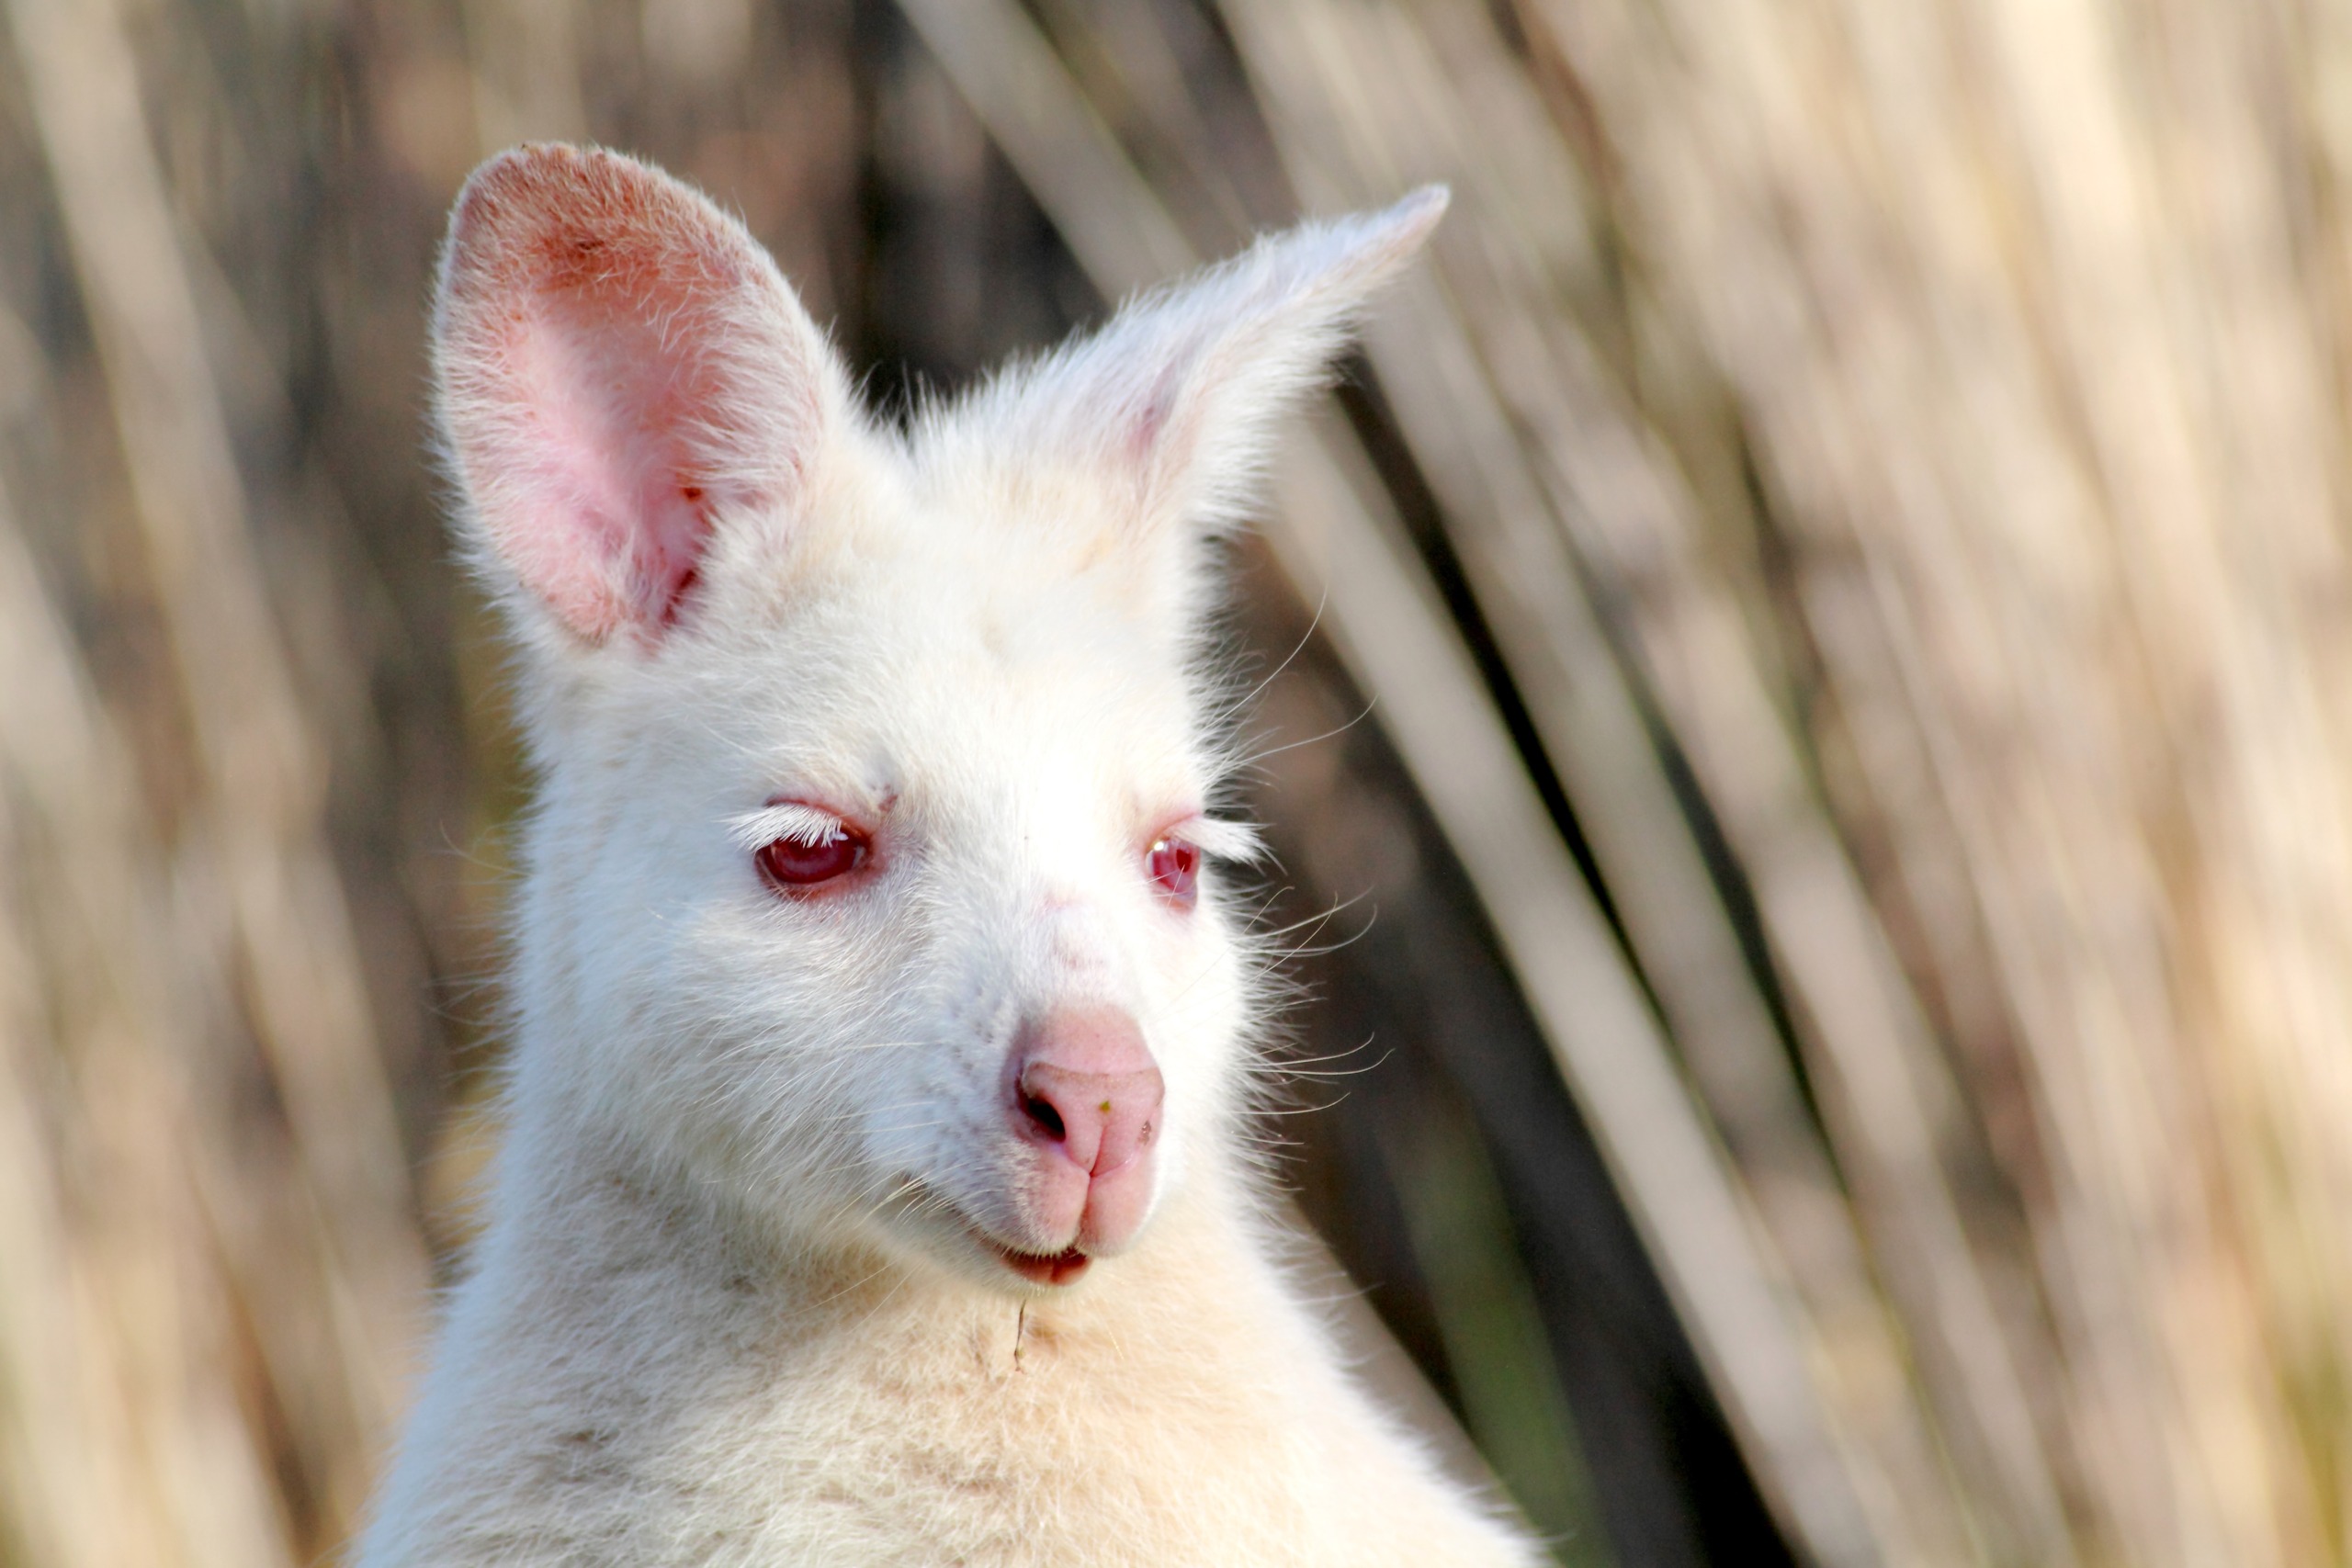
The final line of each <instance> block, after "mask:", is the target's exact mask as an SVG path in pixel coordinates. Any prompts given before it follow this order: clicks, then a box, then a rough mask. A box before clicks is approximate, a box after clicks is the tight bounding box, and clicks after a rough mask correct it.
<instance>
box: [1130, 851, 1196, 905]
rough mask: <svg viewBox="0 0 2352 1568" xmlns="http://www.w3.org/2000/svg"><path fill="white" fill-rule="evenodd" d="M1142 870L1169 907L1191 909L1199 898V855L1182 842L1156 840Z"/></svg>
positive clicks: (1146, 856) (1145, 857) (1145, 858)
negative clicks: (1176, 906)
mask: <svg viewBox="0 0 2352 1568" xmlns="http://www.w3.org/2000/svg"><path fill="white" fill-rule="evenodd" d="M1144 869H1145V870H1146V871H1147V872H1148V873H1149V874H1150V875H1151V880H1152V882H1153V883H1154V884H1155V885H1156V886H1158V887H1159V894H1160V897H1163V898H1166V899H1167V900H1168V901H1169V902H1170V903H1171V904H1175V905H1178V906H1180V907H1182V908H1191V907H1192V905H1193V899H1194V898H1196V897H1199V896H1200V886H1201V852H1200V849H1199V848H1198V846H1196V845H1193V844H1192V843H1189V842H1187V841H1186V840H1182V839H1175V838H1169V839H1159V840H1155V841H1154V842H1153V844H1152V846H1151V849H1150V851H1149V852H1148V853H1147V854H1146V855H1145V856H1144Z"/></svg>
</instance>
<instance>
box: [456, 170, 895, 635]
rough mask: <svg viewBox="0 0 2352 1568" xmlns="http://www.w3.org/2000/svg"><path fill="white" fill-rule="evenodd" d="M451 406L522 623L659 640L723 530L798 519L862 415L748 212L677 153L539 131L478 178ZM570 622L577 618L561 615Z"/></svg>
mask: <svg viewBox="0 0 2352 1568" xmlns="http://www.w3.org/2000/svg"><path fill="white" fill-rule="evenodd" d="M434 372H435V406H436V413H437V415H438V419H439V423H440V426H441V432H442V436H443V440H444V442H445V445H446V448H447V453H448V456H449V459H450V464H451V467H452V468H453V470H454V472H455V474H456V477H457V479H458V484H459V485H460V487H461V488H462V490H463V491H464V493H465V498H466V501H467V502H468V511H469V534H470V540H469V542H470V544H471V545H472V547H474V548H475V550H476V551H477V552H478V553H479V554H480V555H481V558H482V559H483V561H484V563H485V564H486V565H487V566H488V567H489V569H490V570H491V572H492V576H493V577H494V578H497V579H500V580H503V582H504V583H505V584H507V585H508V586H509V587H510V589H519V590H521V592H519V593H518V592H509V593H508V595H507V597H508V598H509V600H510V601H511V602H512V603H513V608H514V611H515V615H516V617H517V622H518V629H521V630H524V631H525V632H526V636H527V635H529V634H530V633H531V632H533V631H542V630H546V629H549V628H548V620H549V619H550V618H551V619H552V622H553V624H554V626H556V627H560V629H561V633H563V634H568V637H569V639H571V640H574V641H576V642H580V643H585V644H589V645H595V644H601V643H605V642H607V641H610V640H612V639H614V637H615V636H616V634H617V633H623V632H627V633H629V634H633V635H634V637H635V639H636V640H638V641H639V642H641V643H645V644H650V643H653V642H656V641H658V640H659V639H660V637H662V635H663V634H664V633H665V632H666V631H667V629H668V628H669V627H670V626H671V625H672V624H673V622H674V621H675V620H676V618H677V616H678V615H679V613H680V610H681V608H682V606H683V605H684V604H685V602H686V601H687V598H688V594H689V592H690V591H691V589H692V588H693V586H694V583H695V577H696V573H697V572H698V570H700V567H701V565H702V562H703V560H704V558H705V554H706V551H707V548H708V547H709V545H710V542H711V537H712V534H713V531H714V529H715V528H716V527H718V526H719V525H721V524H722V523H723V522H724V521H725V520H727V519H729V518H732V517H739V516H741V517H749V516H754V515H757V516H763V517H775V518H778V519H779V521H780V522H781V523H782V524H783V525H786V526H788V525H789V522H790V518H789V516H788V513H789V512H790V510H791V507H792V505H793V503H794V502H795V501H796V500H797V499H798V497H799V496H800V495H802V494H804V493H805V492H806V491H807V488H808V483H809V469H810V468H811V466H812V465H813V464H814V463H815V462H816V461H817V459H818V458H819V457H820V454H821V451H822V448H823V446H824V443H825V441H826V438H827V437H828V435H829V434H831V433H832V432H833V431H834V430H836V429H837V428H839V427H840V425H841V424H842V423H843V422H844V421H845V420H847V419H849V418H851V417H852V414H851V404H850V400H849V394H848V389H847V382H846V378H845V377H844V376H843V374H842V370H841V367H840V365H839V362H838V361H837V360H836V358H835V357H834V355H833V353H832V350H831V347H830V346H828V345H827V344H826V343H825V341H824V338H823V335H822V334H821V333H820V332H819V331H818V329H817V327H816V325H815V323H813V322H812V321H809V316H808V313H807V312H806V311H805V310H802V309H801V306H800V303H799V301H798V299H796V298H795V297H794V295H793V292H792V290H791V288H790V287H789V286H788V285H786V282H785V281H784V279H783V277H782V276H779V275H778V273H777V272H776V270H775V264H774V263H773V262H772V261H770V260H769V258H768V255H767V254H766V252H765V251H763V249H762V248H761V247H760V245H759V243H757V242H756V241H754V240H753V239H752V236H751V235H750V234H749V233H748V232H746V231H745V230H744V229H743V227H742V225H741V223H739V222H737V221H736V220H734V219H732V218H730V217H729V216H728V215H727V214H725V213H724V212H722V211H720V210H719V209H718V208H717V207H716V206H714V205H713V204H712V203H711V202H710V201H709V200H707V198H705V197H702V196H701V195H699V194H698V193H696V192H695V191H694V190H692V189H690V188H689V187H688V186H685V185H684V184H682V183H680V182H679V181H677V180H675V179H673V178H672V177H670V176H669V175H665V174H662V173H661V172H660V171H658V170H655V169H652V168H650V167H648V166H647V165H645V164H640V163H638V162H637V161H636V160H634V159H631V158H628V157H624V156H622V155H621V154H619V153H616V152H605V151H604V150H602V149H597V148H576V147H565V146H556V145H537V146H526V147H521V148H517V149H515V150H514V151H513V152H506V153H503V154H502V155H501V156H499V157H497V158H493V159H492V160H491V161H490V162H488V163H486V164H483V165H482V166H481V168H480V169H478V170H476V171H475V173H474V175H473V176H472V178H471V179H469V181H468V182H467V184H466V188H465V190H464V191H463V192H462V193H461V194H460V195H459V196H458V204H457V208H456V210H455V211H454V212H453V213H452V215H451V218H450V225H449V237H448V241H447V245H446V247H445V249H444V251H443V254H442V262H441V274H440V287H439V292H438V297H437V299H436V301H435V312H434ZM557 640H565V639H564V638H563V637H558V639H557Z"/></svg>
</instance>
